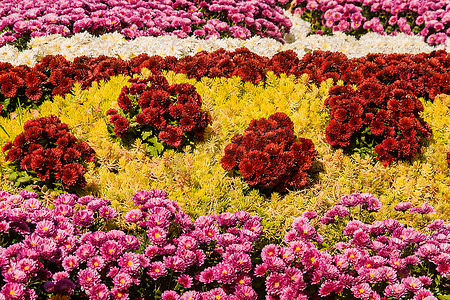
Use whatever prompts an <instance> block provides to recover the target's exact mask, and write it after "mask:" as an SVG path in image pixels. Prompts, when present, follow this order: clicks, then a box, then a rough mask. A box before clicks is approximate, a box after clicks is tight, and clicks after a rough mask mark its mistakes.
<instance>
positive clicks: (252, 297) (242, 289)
mask: <svg viewBox="0 0 450 300" xmlns="http://www.w3.org/2000/svg"><path fill="white" fill-rule="evenodd" d="M234 294H235V296H236V298H237V299H238V300H256V299H257V298H258V294H257V293H256V292H255V290H254V289H252V288H251V287H250V286H246V285H243V286H239V287H238V288H237V289H236V292H235V293H234Z"/></svg>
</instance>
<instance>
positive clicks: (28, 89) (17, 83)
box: [0, 63, 47, 114]
mask: <svg viewBox="0 0 450 300" xmlns="http://www.w3.org/2000/svg"><path fill="white" fill-rule="evenodd" d="M46 80H47V76H45V74H43V73H42V72H39V71H38V70H36V69H34V68H30V67H28V66H18V67H13V66H12V65H11V64H9V63H0V114H4V113H6V112H7V113H10V112H13V111H15V110H16V109H17V108H19V109H20V108H21V107H24V106H25V107H26V106H34V107H36V105H37V104H39V103H40V102H41V101H42V100H43V99H44V98H45V96H46V87H45V85H44V84H45V82H46Z"/></svg>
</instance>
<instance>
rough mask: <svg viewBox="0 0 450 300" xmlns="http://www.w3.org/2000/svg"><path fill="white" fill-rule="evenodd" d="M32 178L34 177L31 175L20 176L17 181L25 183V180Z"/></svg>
mask: <svg viewBox="0 0 450 300" xmlns="http://www.w3.org/2000/svg"><path fill="white" fill-rule="evenodd" d="M32 179H33V177H31V176H25V177H19V178H17V182H20V183H25V182H28V181H31V180H32Z"/></svg>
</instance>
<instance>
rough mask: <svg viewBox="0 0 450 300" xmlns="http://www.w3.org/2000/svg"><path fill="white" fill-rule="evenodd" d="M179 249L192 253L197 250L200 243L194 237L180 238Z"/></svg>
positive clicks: (184, 236)
mask: <svg viewBox="0 0 450 300" xmlns="http://www.w3.org/2000/svg"><path fill="white" fill-rule="evenodd" d="M178 247H179V248H184V249H186V250H191V251H192V250H195V249H197V247H198V241H197V240H196V239H195V238H194V237H192V236H187V235H183V236H180V237H179V238H178Z"/></svg>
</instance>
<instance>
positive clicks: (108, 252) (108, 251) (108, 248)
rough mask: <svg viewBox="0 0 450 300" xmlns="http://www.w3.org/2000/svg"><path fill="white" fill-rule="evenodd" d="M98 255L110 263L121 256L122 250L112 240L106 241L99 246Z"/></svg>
mask: <svg viewBox="0 0 450 300" xmlns="http://www.w3.org/2000/svg"><path fill="white" fill-rule="evenodd" d="M77 253H78V251H77ZM100 253H101V255H102V257H103V258H104V259H106V260H107V261H111V260H115V259H117V258H119V257H120V256H121V255H122V253H123V248H122V246H121V245H120V244H119V243H118V242H116V241H114V240H108V241H106V242H105V243H104V244H103V245H102V246H101V248H100Z"/></svg>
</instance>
